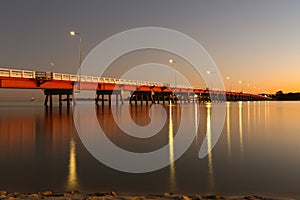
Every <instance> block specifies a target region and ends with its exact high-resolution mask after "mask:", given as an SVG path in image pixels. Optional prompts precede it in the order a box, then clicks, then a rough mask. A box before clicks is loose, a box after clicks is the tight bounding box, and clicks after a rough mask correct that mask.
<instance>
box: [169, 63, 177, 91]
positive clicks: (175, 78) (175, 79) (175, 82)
mask: <svg viewBox="0 0 300 200" xmlns="http://www.w3.org/2000/svg"><path fill="white" fill-rule="evenodd" d="M169 63H170V64H175V61H174V60H173V59H170V60H169ZM174 84H175V87H177V77H176V71H175V70H174Z"/></svg>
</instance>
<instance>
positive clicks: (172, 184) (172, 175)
mask: <svg viewBox="0 0 300 200" xmlns="http://www.w3.org/2000/svg"><path fill="white" fill-rule="evenodd" d="M170 104H171V102H170ZM173 138H174V132H173V117H172V106H171V105H170V106H169V160H170V191H172V190H174V189H175V188H176V174H175V162H174V141H173Z"/></svg>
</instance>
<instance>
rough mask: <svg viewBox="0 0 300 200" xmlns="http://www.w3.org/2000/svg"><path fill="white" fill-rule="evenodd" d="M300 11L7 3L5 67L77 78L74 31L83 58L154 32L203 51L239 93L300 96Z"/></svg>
mask: <svg viewBox="0 0 300 200" xmlns="http://www.w3.org/2000/svg"><path fill="white" fill-rule="evenodd" d="M299 10H300V1H299V0H286V1H283V0H251V1H240V0H207V1H201V0H195V1H179V0H164V1H159V0H152V1H141V0H127V1H125V0H119V1H117V0H108V1H100V0H97V1H96V0H93V1H89V0H88V1H78V0H67V1H61V0H54V1H37V0H36V1H33V0H26V1H16V0H2V1H1V3H0V25H1V38H0V40H1V45H0V66H1V67H5V68H24V69H34V70H50V62H54V63H55V68H54V70H55V71H60V72H64V73H75V72H76V66H77V63H78V60H77V58H78V42H76V41H74V38H71V37H70V36H69V33H68V32H69V31H70V30H72V29H74V30H76V31H78V32H79V33H80V34H81V35H82V37H83V41H84V47H83V49H84V52H83V54H84V56H85V55H87V54H88V53H89V51H91V50H92V49H93V48H94V47H95V46H96V45H97V44H98V43H99V42H101V41H103V40H104V39H106V38H108V37H110V36H112V35H114V34H116V33H119V32H121V31H125V30H128V29H132V28H137V27H145V26H155V27H165V28H170V29H174V30H177V31H180V32H182V33H185V34H187V35H189V36H190V37H192V38H194V39H195V40H196V41H198V42H199V43H200V44H202V45H203V47H204V48H205V49H206V50H207V51H208V52H209V54H210V55H211V56H212V58H213V60H214V61H215V62H216V64H217V66H218V67H219V69H220V71H221V73H222V75H223V77H224V78H226V77H227V76H229V77H230V79H231V85H232V88H233V89H236V90H238V87H240V86H239V84H238V81H239V80H242V81H243V82H244V84H245V85H244V87H245V88H247V87H249V88H248V90H249V91H252V92H258V91H254V90H257V89H253V87H254V86H255V87H256V88H258V87H259V88H261V89H260V90H261V92H264V91H270V92H276V91H277V90H279V89H281V90H283V91H284V92H289V91H300V78H299V77H300V26H299V22H300V12H299ZM224 81H225V86H226V87H227V88H228V87H229V83H228V81H226V80H224ZM247 83H249V84H250V86H247ZM245 90H246V89H245Z"/></svg>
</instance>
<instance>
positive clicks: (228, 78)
mask: <svg viewBox="0 0 300 200" xmlns="http://www.w3.org/2000/svg"><path fill="white" fill-rule="evenodd" d="M226 79H227V80H228V81H229V91H231V79H230V77H229V76H227V77H226Z"/></svg>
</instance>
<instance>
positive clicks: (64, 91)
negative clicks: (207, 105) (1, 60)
mask: <svg viewBox="0 0 300 200" xmlns="http://www.w3.org/2000/svg"><path fill="white" fill-rule="evenodd" d="M0 88H11V89H12V88H15V89H42V90H43V91H44V95H45V96H46V98H45V103H44V104H45V105H46V106H47V105H48V101H50V106H51V105H52V96H53V95H58V96H59V104H60V105H61V104H62V101H63V99H62V95H66V96H67V104H68V105H69V104H70V100H71V98H70V96H73V95H74V92H75V93H76V92H79V91H80V90H94V91H96V98H95V101H96V103H97V104H98V102H99V101H101V102H102V105H104V102H105V96H106V97H107V96H108V104H109V105H111V101H112V95H115V96H116V98H115V99H116V103H118V102H119V97H120V100H121V102H122V103H123V93H124V91H129V92H130V93H131V96H130V99H129V102H130V103H132V102H134V103H135V104H137V103H138V102H140V103H141V104H143V103H144V102H145V103H146V104H148V102H149V101H150V102H152V103H160V102H161V103H163V104H164V103H165V102H169V101H172V102H174V103H177V102H191V101H197V102H209V101H216V102H218V101H220V102H221V101H264V100H271V98H269V97H265V96H262V95H257V94H249V93H242V92H232V91H218V90H207V89H200V88H193V87H190V86H186V85H181V84H176V86H175V85H170V84H166V83H159V82H149V81H135V80H125V79H118V78H104V77H93V76H80V79H79V76H78V75H74V74H62V73H54V72H40V71H31V70H20V69H7V68H0Z"/></svg>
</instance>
